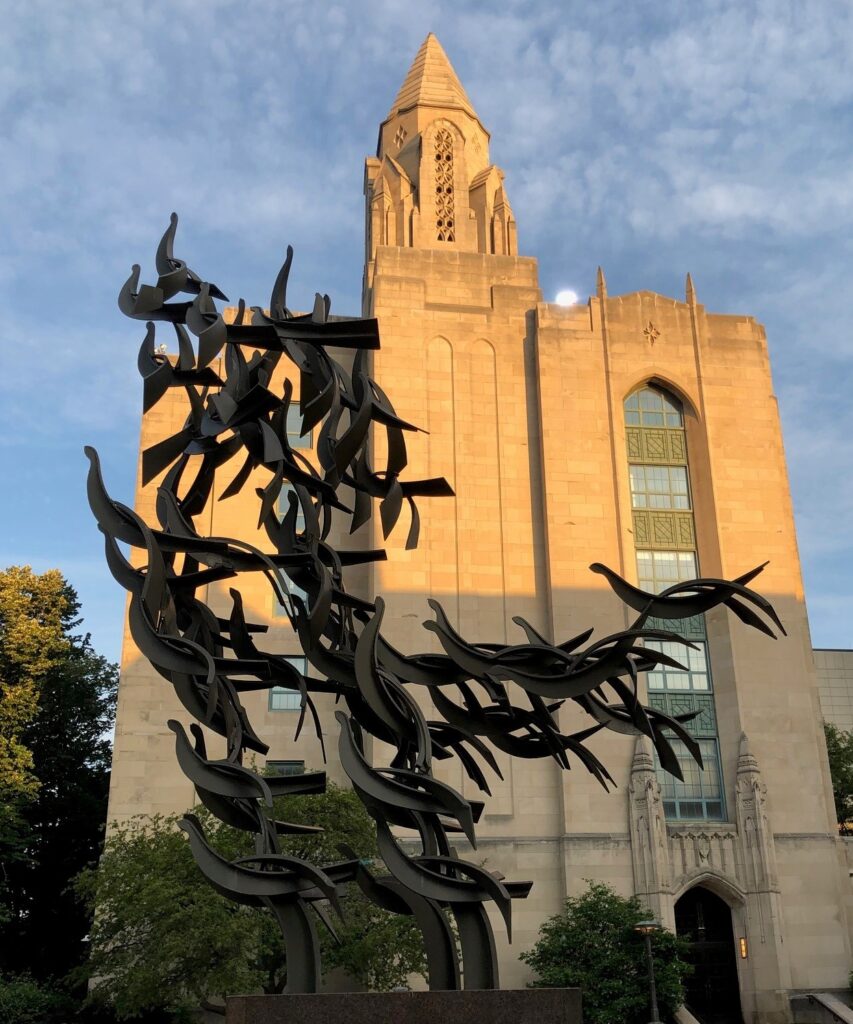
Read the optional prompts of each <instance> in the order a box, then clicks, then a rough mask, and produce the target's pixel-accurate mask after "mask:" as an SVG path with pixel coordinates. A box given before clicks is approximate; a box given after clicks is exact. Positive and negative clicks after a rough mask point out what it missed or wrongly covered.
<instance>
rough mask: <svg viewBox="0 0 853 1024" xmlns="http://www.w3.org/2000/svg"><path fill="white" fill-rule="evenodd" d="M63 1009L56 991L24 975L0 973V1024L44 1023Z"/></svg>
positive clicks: (64, 1004)
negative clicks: (0, 1022)
mask: <svg viewBox="0 0 853 1024" xmlns="http://www.w3.org/2000/svg"><path fill="white" fill-rule="evenodd" d="M65 1008H66V1000H65V998H64V997H63V996H62V995H60V994H59V993H58V992H54V991H53V990H52V989H50V988H47V987H46V986H45V984H44V983H43V982H38V981H35V980H34V979H33V978H31V977H30V976H29V975H28V974H5V975H3V974H0V1021H3V1024H47V1022H49V1021H52V1020H55V1019H57V1017H58V1015H60V1014H61V1013H62V1011H63V1010H64V1009H65Z"/></svg>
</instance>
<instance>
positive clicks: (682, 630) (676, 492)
mask: <svg viewBox="0 0 853 1024" xmlns="http://www.w3.org/2000/svg"><path fill="white" fill-rule="evenodd" d="M625 432H626V438H627V447H628V470H629V475H630V481H631V513H632V518H633V526H634V544H635V547H636V557H637V578H638V582H639V586H640V587H641V588H642V589H643V590H646V591H649V592H652V593H657V592H659V591H661V590H664V589H665V588H666V587H670V586H672V584H673V583H677V582H678V581H680V580H689V579H693V578H694V577H696V576H698V575H699V559H698V556H697V552H696V527H695V522H694V519H693V490H692V484H691V480H690V465H689V462H688V457H687V438H686V435H685V431H684V409H683V407H682V405H681V402H679V401H678V399H677V398H676V397H675V396H674V395H672V394H670V393H669V392H667V391H664V390H663V389H662V388H659V387H656V386H654V385H652V384H648V385H646V386H645V387H643V388H640V389H639V390H637V391H635V392H633V394H631V395H630V396H629V397H628V399H627V400H626V402H625ZM650 624H652V625H655V626H658V627H659V628H661V629H669V630H671V631H672V632H674V633H679V634H681V635H682V636H684V637H685V638H686V639H688V640H690V641H691V642H692V643H694V644H696V649H695V650H694V649H691V648H688V647H684V646H682V645H681V644H677V643H671V642H668V641H661V640H649V641H646V646H648V647H653V648H655V649H656V650H659V651H663V652H664V653H665V654H669V655H670V656H671V657H673V658H675V660H676V661H679V662H681V664H682V665H684V671H681V670H677V669H673V668H669V667H663V666H661V667H659V668H658V669H657V670H656V671H655V672H649V673H648V674H647V676H646V683H647V686H648V702H649V704H650V705H651V706H652V707H656V708H659V709H660V710H661V711H666V712H667V713H669V714H683V713H686V712H688V711H698V712H699V715H698V716H697V717H696V718H694V719H693V721H692V722H690V723H689V724H688V725H687V728H688V729H689V730H690V731H691V732H692V733H693V735H694V736H695V737H696V739H697V740H698V742H699V746H700V748H701V750H702V758H703V760H704V763H705V767H704V770H702V771H700V769H699V766H698V765H697V764H696V763H695V761H694V760H693V758H692V756H691V755H690V754H689V753H688V751H687V750H686V748H685V747H684V745H683V744H682V743H680V742H679V741H677V740H675V739H674V738H671V742H672V745H673V748H674V749H675V751H676V754H677V755H678V759H679V761H680V763H681V767H682V771H683V773H684V782H679V781H678V780H677V779H675V778H673V777H672V776H671V775H669V774H668V773H667V772H663V771H662V770H661V769H660V767H658V779H659V781H660V785H661V792H662V797H663V801H664V810H665V812H666V815H667V817H668V818H672V819H697V818H698V819H702V818H708V819H722V818H724V817H725V804H724V800H723V785H722V774H721V771H720V754H719V740H718V737H717V715H716V709H715V706H714V690H713V681H712V676H711V667H710V662H709V658H708V643H707V636H706V632H705V620H704V618H703V617H702V616H697V617H695V618H693V619H687V620H678V621H676V622H667V621H664V620H657V621H654V622H652V623H650Z"/></svg>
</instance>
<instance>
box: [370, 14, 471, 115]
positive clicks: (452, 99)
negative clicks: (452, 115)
mask: <svg viewBox="0 0 853 1024" xmlns="http://www.w3.org/2000/svg"><path fill="white" fill-rule="evenodd" d="M417 106H431V107H459V108H461V109H462V110H465V111H467V113H469V114H470V115H471V117H477V114H476V112H475V111H474V108H473V106H472V105H471V101H470V100H469V99H468V94H467V93H466V92H465V90H464V89H463V88H462V83H461V82H460V81H459V78H458V76H457V74H456V72H455V71H454V70H453V65H452V64H451V63H450V61H449V60H448V58H447V54H446V53H445V52H444V50H443V48H442V45H441V43H440V42H439V41H438V39H436V37H435V35H434V34H433V33H432V32H430V34H429V35H428V36H427V37H426V39H425V40H424V41H423V44H422V45H421V48H420V49H419V50H418V52H417V55H416V56H415V59H414V60H413V61H412V66H411V67H410V68H409V73H408V74H407V75H406V78H405V81H404V82H403V84H402V85H401V86H400V91H399V92H398V93H397V98H396V99H395V100H394V103H393V104H392V106H391V111H390V113H389V114H388V117H389V119H390V118H392V117H393V116H394V115H395V114H397V113H399V112H401V111H403V110H409V109H410V108H412V107H417Z"/></svg>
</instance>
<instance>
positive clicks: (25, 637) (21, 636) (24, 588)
mask: <svg viewBox="0 0 853 1024" xmlns="http://www.w3.org/2000/svg"><path fill="white" fill-rule="evenodd" d="M73 600H74V599H73V592H72V591H71V590H70V588H69V586H68V584H67V583H66V582H65V580H64V579H63V577H62V573H60V572H59V571H58V570H56V569H51V570H49V571H48V572H45V573H42V574H41V575H38V574H36V573H34V572H33V571H32V569H31V568H30V567H29V566H28V565H24V566H19V565H13V566H10V567H9V568H8V569H5V570H3V571H2V572H0V815H2V818H0V828H4V829H5V830H8V829H9V827H10V825H11V824H13V822H12V821H10V819H12V818H13V816H14V815H16V814H17V811H18V809H19V808H20V806H21V804H22V803H24V802H25V801H27V800H30V799H32V798H33V797H34V796H35V794H36V793H37V791H38V786H39V782H38V778H37V776H36V774H35V772H34V770H33V769H34V765H33V755H32V752H31V751H30V750H29V749H28V748H27V746H26V744H25V742H24V737H23V733H24V730H25V729H26V728H27V726H28V725H29V724H30V723H31V722H32V721H33V719H34V718H35V717H36V713H37V712H38V708H39V697H40V693H41V686H42V683H43V682H44V678H45V676H46V675H47V673H48V672H49V671H50V670H51V669H53V668H55V667H56V666H57V665H58V664H59V663H61V662H62V660H63V659H64V658H65V657H66V656H67V654H68V648H69V641H68V637H67V636H66V628H67V626H68V624H69V622H70V619H71V617H73V608H72V605H73Z"/></svg>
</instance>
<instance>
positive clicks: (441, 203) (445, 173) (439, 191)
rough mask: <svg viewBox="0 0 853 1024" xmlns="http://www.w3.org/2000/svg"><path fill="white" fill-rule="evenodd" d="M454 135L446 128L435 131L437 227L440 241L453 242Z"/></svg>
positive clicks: (437, 235)
mask: <svg viewBox="0 0 853 1024" xmlns="http://www.w3.org/2000/svg"><path fill="white" fill-rule="evenodd" d="M455 219H456V218H455V215H454V196H453V136H452V135H451V133H450V132H449V131H448V130H447V129H446V128H440V129H439V130H438V131H437V132H436V133H435V227H436V237H437V238H438V241H439V242H452V241H453V240H454V238H455V237H456V235H455V228H454V221H455Z"/></svg>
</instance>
